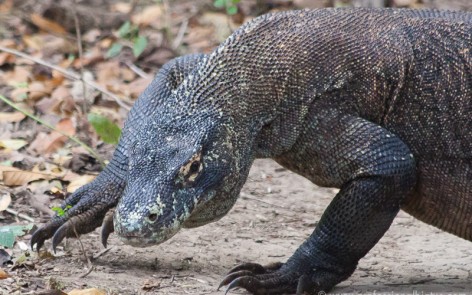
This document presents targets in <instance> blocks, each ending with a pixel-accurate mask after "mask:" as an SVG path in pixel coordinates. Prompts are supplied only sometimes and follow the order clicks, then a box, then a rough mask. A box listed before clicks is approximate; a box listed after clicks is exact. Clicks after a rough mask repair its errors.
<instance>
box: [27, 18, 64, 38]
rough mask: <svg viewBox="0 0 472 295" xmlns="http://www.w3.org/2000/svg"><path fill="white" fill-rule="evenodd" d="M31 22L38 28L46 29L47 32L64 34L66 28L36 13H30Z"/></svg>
mask: <svg viewBox="0 0 472 295" xmlns="http://www.w3.org/2000/svg"><path fill="white" fill-rule="evenodd" d="M31 22H32V23H33V24H35V25H36V26H37V27H38V28H40V29H42V30H44V31H48V32H52V33H56V34H60V35H65V34H66V33H67V31H66V29H64V27H63V26H61V25H60V24H58V23H56V22H54V21H52V20H49V19H47V18H44V17H42V16H41V15H39V14H37V13H33V14H31Z"/></svg>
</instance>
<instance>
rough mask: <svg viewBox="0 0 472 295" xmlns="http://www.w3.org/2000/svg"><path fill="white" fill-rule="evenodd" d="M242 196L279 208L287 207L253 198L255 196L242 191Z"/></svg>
mask: <svg viewBox="0 0 472 295" xmlns="http://www.w3.org/2000/svg"><path fill="white" fill-rule="evenodd" d="M240 196H241V198H243V199H248V200H252V201H256V202H260V203H263V204H266V205H270V206H273V207H278V208H281V209H287V208H285V207H284V206H280V205H277V204H272V203H269V202H266V201H262V200H259V199H256V198H253V197H251V196H249V195H248V194H245V193H240Z"/></svg>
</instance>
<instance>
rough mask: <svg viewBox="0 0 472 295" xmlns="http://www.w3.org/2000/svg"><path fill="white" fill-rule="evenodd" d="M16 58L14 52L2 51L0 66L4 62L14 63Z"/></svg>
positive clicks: (0, 53)
mask: <svg viewBox="0 0 472 295" xmlns="http://www.w3.org/2000/svg"><path fill="white" fill-rule="evenodd" d="M15 60H16V57H15V56H14V55H13V54H10V53H8V52H0V66H3V65H4V64H13V63H14V62H15Z"/></svg>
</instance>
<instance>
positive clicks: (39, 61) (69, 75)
mask: <svg viewBox="0 0 472 295" xmlns="http://www.w3.org/2000/svg"><path fill="white" fill-rule="evenodd" d="M0 50H1V51H4V52H8V53H10V54H13V55H16V56H19V57H23V58H26V59H28V60H31V61H34V62H35V63H37V64H40V65H43V66H45V67H48V68H51V69H53V70H56V71H58V72H59V73H61V74H63V75H64V76H66V77H67V78H69V79H73V80H81V79H80V76H78V75H76V74H74V73H72V72H70V71H68V70H66V69H64V68H61V67H59V66H56V65H53V64H50V63H48V62H47V61H44V60H42V59H39V58H36V57H33V56H30V55H27V54H25V53H23V52H20V51H18V50H15V49H11V48H7V47H4V46H1V45H0ZM83 81H84V83H85V84H87V85H88V86H90V87H92V88H94V89H96V90H98V91H100V92H101V93H103V94H105V95H107V96H109V97H111V98H113V99H114V100H115V101H116V103H117V104H118V105H119V106H121V107H122V108H124V109H126V110H128V111H129V110H130V109H131V107H130V106H129V105H127V104H125V103H124V102H123V101H122V100H123V99H121V98H119V97H118V96H116V95H114V94H113V93H111V92H110V91H108V90H106V89H105V88H103V87H102V86H100V85H98V84H97V83H95V82H93V81H87V80H83Z"/></svg>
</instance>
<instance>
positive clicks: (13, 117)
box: [0, 112, 26, 123]
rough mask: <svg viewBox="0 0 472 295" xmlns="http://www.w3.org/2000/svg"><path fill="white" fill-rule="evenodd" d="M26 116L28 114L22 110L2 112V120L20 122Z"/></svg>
mask: <svg viewBox="0 0 472 295" xmlns="http://www.w3.org/2000/svg"><path fill="white" fill-rule="evenodd" d="M25 117H26V115H25V114H23V113H20V112H11V113H0V122H8V123H12V122H20V121H21V120H23V119H24V118H25Z"/></svg>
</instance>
